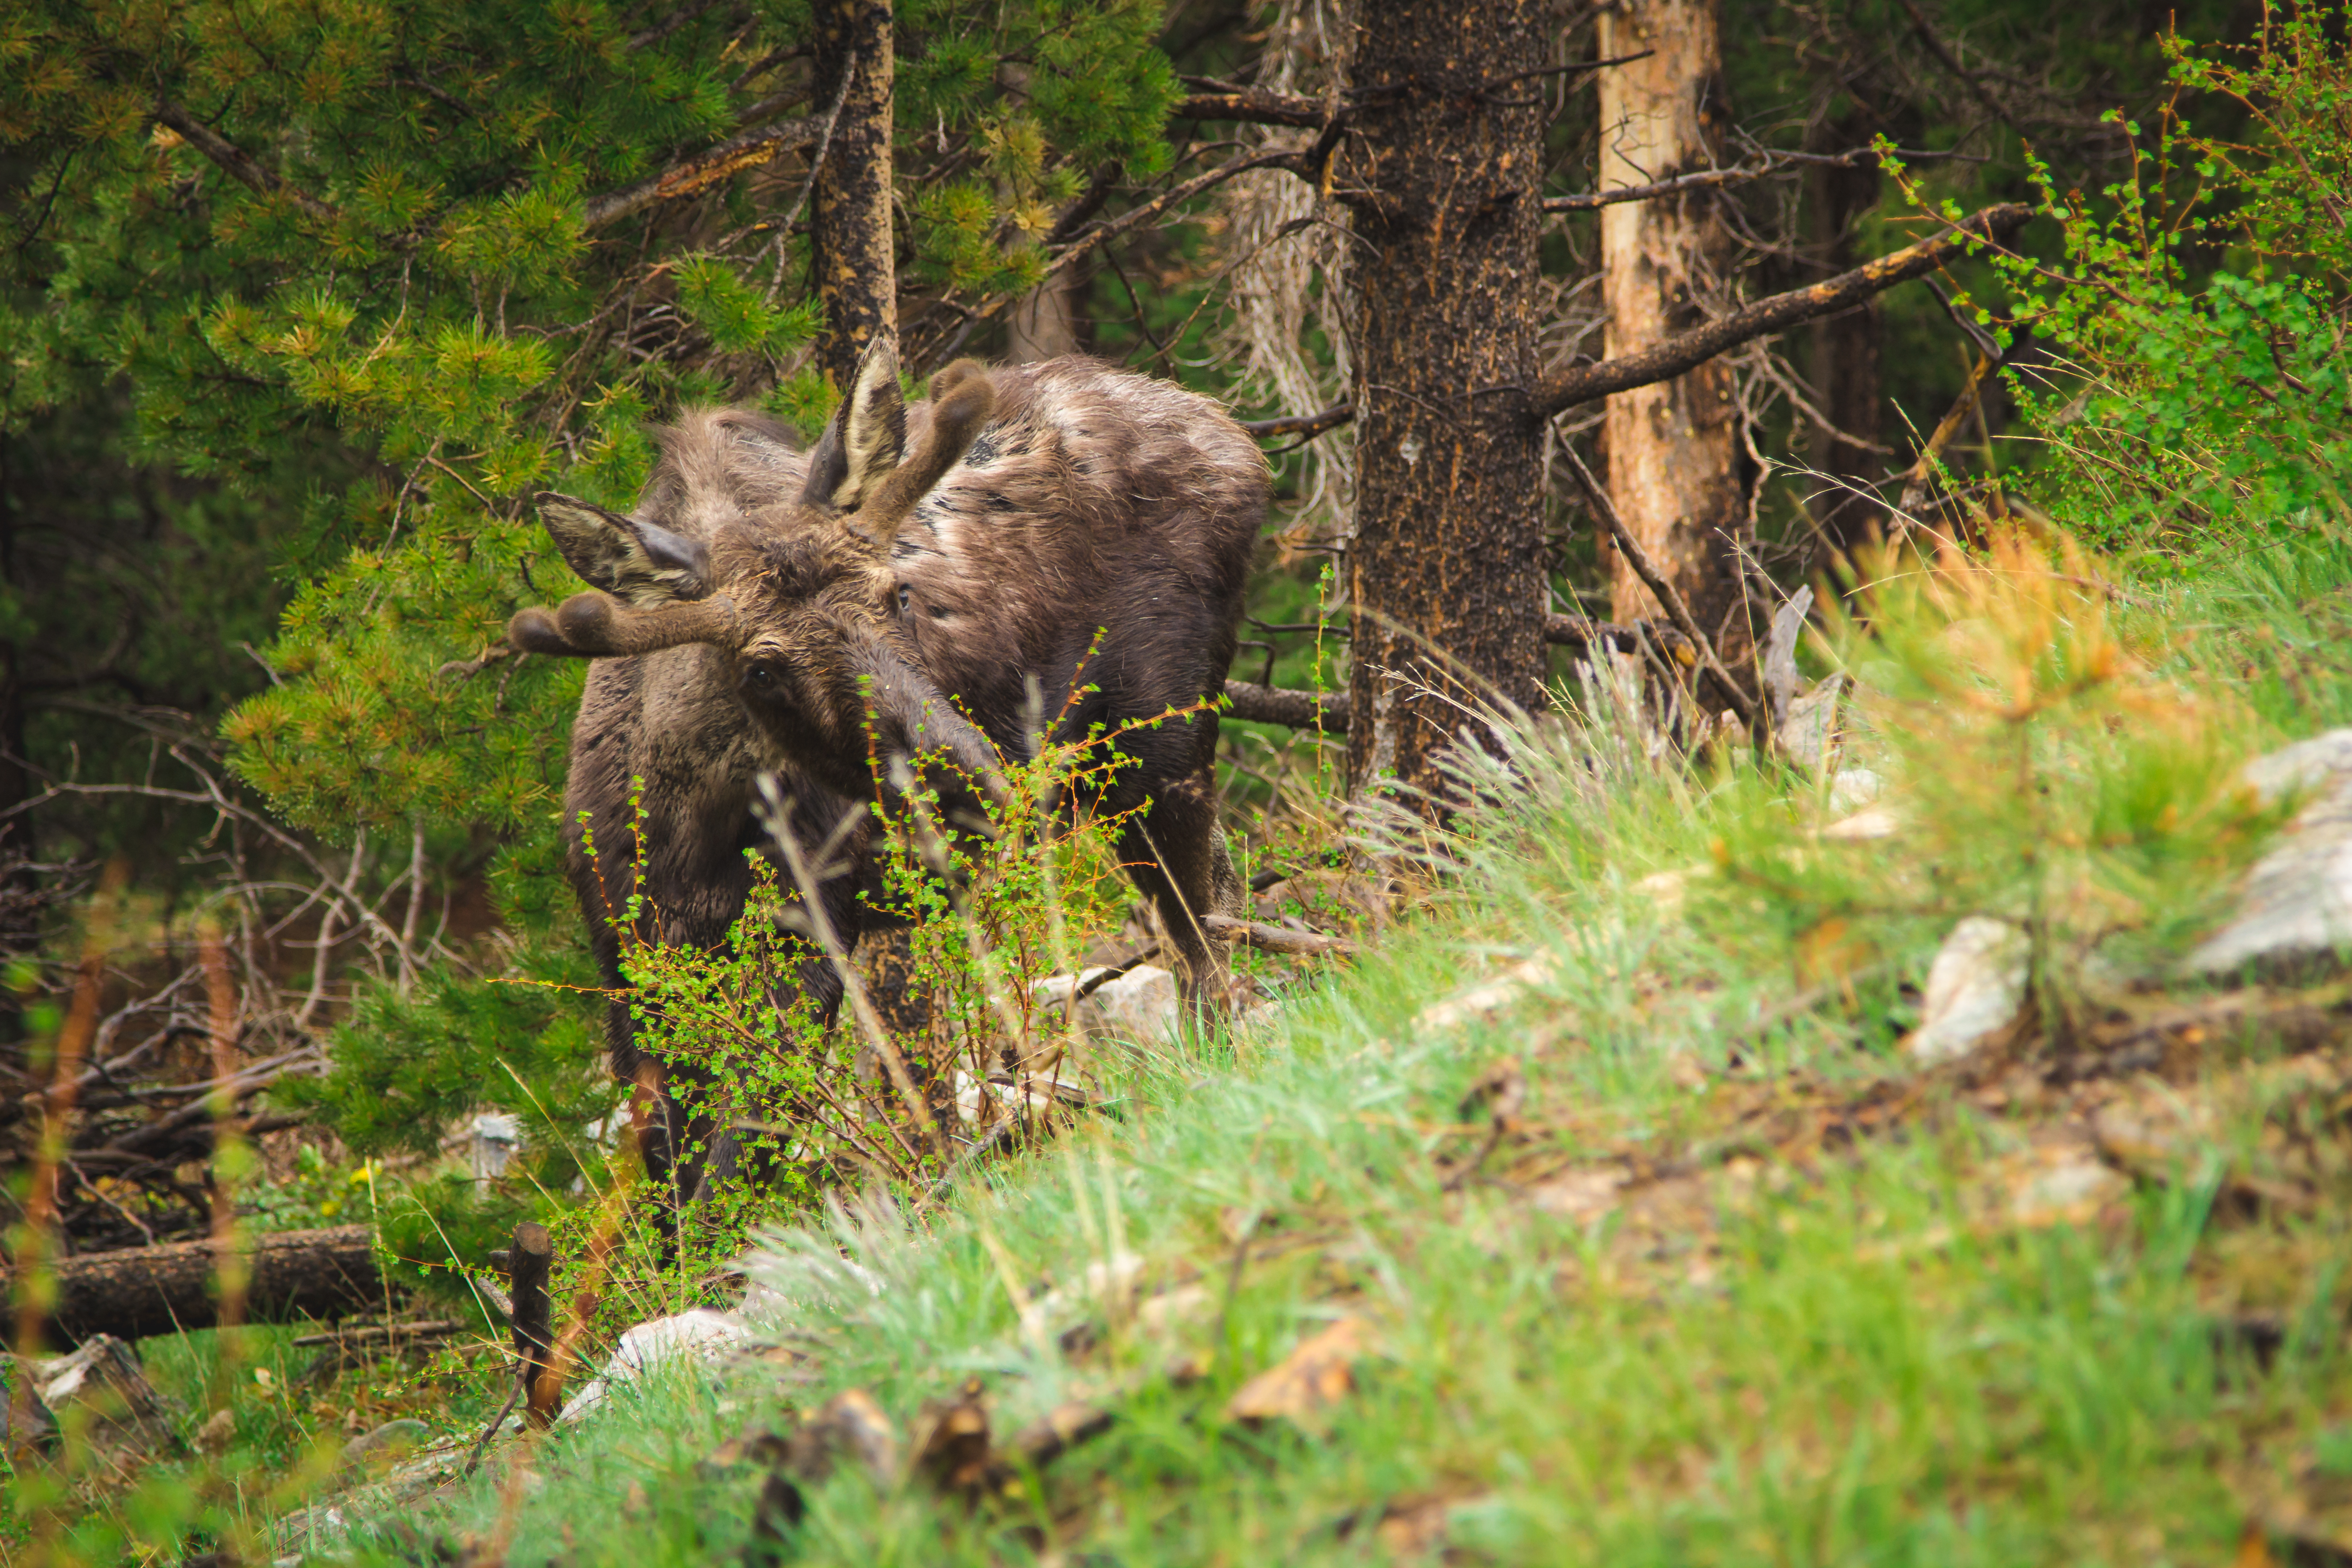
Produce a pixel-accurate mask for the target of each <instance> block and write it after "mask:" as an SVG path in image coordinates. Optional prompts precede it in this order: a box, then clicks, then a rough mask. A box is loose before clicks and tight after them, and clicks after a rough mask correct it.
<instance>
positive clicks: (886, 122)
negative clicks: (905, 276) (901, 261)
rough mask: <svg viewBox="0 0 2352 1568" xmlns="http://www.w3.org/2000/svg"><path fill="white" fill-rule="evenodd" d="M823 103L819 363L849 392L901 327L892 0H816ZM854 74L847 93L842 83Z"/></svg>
mask: <svg viewBox="0 0 2352 1568" xmlns="http://www.w3.org/2000/svg"><path fill="white" fill-rule="evenodd" d="M814 14H815V23H816V28H815V31H816V84H815V85H816V101H818V102H819V103H824V104H830V103H832V102H833V101H834V100H835V97H836V96H838V97H839V98H840V100H841V110H840V113H839V114H838V115H837V116H836V117H835V121H834V125H833V137H832V140H831V142H829V143H828V144H827V146H826V148H825V154H824V163H823V165H822V166H820V167H819V168H818V170H817V174H816V188H815V191H814V195H813V197H812V200H811V204H810V216H809V234H810V248H811V266H812V268H813V269H814V272H815V274H816V290H817V298H818V299H819V300H822V301H823V302H824V333H823V335H822V336H821V337H820V338H819V339H818V341H817V361H818V363H819V365H820V366H821V367H822V368H823V369H824V373H825V374H827V375H829V376H830V377H832V379H833V384H834V385H835V386H836V387H839V388H841V389H842V390H844V391H846V390H847V389H848V387H849V384H850V379H851V374H852V373H853V372H854V371H856V368H857V356H858V355H859V354H861V353H865V352H866V344H867V343H869V342H873V341H874V337H875V334H876V333H877V332H896V331H898V273H897V250H896V247H895V245H894V243H893V240H892V238H891V230H890V182H891V147H890V137H891V117H890V110H891V103H890V89H891V81H892V78H893V76H894V74H895V71H896V65H895V57H894V56H893V54H892V52H891V50H892V37H891V14H890V0H816V3H815V5H814ZM844 73H848V77H849V86H848V90H847V91H843V89H842V78H843V75H844Z"/></svg>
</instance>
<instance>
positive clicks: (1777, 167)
mask: <svg viewBox="0 0 2352 1568" xmlns="http://www.w3.org/2000/svg"><path fill="white" fill-rule="evenodd" d="M1893 155H1894V156H1895V157H1898V158H1902V159H1904V160H1906V162H1909V163H1932V162H1937V161H1940V160H1951V159H1958V160H1960V161H1963V162H1969V161H1974V162H1981V161H1982V160H1969V159H1968V158H1967V156H1966V154H1963V153H1927V152H1920V151H1918V150H1916V149H1913V148H1907V147H1906V148H1897V149H1895V153H1894V154H1893ZM1877 157H1878V150H1877V149H1876V148H1874V147H1856V148H1854V149H1853V150H1852V151H1850V152H1845V153H1796V152H1782V151H1778V150H1775V151H1772V152H1768V153H1764V154H1763V155H1762V156H1761V157H1760V158H1759V160H1758V161H1757V162H1755V163H1740V164H1738V165H1736V166H1734V167H1732V168H1728V169H1701V170H1699V171H1698V172H1696V174H1677V175H1675V177H1674V178H1673V179H1671V180H1654V181H1652V182H1651V183H1650V184H1646V185H1620V186H1618V187H1617V188H1616V189H1614V190H1608V191H1586V192H1582V193H1580V194H1579V195H1572V196H1546V197H1545V198H1544V200H1543V210H1544V211H1546V212H1548V213H1584V212H1593V211H1596V210H1598V209H1599V208H1601V207H1606V206H1614V205H1617V204H1618V203H1620V202H1646V201H1654V200H1656V199H1657V198H1658V197H1660V196H1671V195H1676V194H1678V193H1680V192H1683V191H1699V190H1707V189H1711V188H1713V187H1715V186H1718V185H1744V184H1748V182H1750V181H1752V180H1764V179H1769V178H1771V177H1772V176H1773V175H1775V174H1784V173H1786V172H1787V171H1789V170H1790V169H1799V168H1826V169H1859V168H1863V167H1865V166H1867V165H1868V164H1870V163H1874V162H1875V161H1876V160H1877Z"/></svg>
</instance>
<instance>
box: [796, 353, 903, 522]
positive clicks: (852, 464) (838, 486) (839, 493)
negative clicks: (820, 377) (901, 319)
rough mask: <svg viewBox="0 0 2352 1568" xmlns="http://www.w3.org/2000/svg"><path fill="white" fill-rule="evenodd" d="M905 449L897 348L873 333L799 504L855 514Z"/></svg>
mask: <svg viewBox="0 0 2352 1568" xmlns="http://www.w3.org/2000/svg"><path fill="white" fill-rule="evenodd" d="M906 449H907V399H906V395H905V394H903V393H901V392H900V391H899V390H898V343H897V342H896V340H894V339H893V338H892V336H891V335H890V334H889V333H887V332H877V333H876V334H875V336H874V341H873V342H870V343H868V344H866V352H865V353H863V354H861V355H859V356H858V360H857V374H856V376H855V377H853V378H852V380H851V383H850V387H849V395H848V396H846V397H845V398H843V399H842V400H841V409H840V412H838V413H836V414H835V416H833V423H832V424H830V425H828V426H825V431H824V436H823V437H821V438H819V440H818V441H817V444H816V450H814V452H811V453H810V454H809V467H808V483H807V484H806V485H805V486H804V487H803V489H802V490H801V500H803V501H804V502H806V503H807V504H808V505H810V506H819V507H824V509H825V510H828V511H855V510H857V507H858V504H859V503H860V502H861V501H863V500H865V499H866V494H867V492H869V491H870V490H872V489H873V488H874V487H875V486H876V485H877V484H879V483H880V482H881V481H882V479H884V478H885V477H887V475H888V474H889V472H890V470H891V469H893V468H897V467H898V459H899V458H900V457H901V456H902V455H903V454H904V453H905V452H906Z"/></svg>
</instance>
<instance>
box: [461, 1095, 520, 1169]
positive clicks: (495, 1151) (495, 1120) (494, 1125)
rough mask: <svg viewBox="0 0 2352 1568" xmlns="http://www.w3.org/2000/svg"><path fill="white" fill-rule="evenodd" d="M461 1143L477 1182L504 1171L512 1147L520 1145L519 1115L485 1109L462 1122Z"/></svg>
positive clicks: (511, 1159) (512, 1154) (469, 1167)
mask: <svg viewBox="0 0 2352 1568" xmlns="http://www.w3.org/2000/svg"><path fill="white" fill-rule="evenodd" d="M458 1136H459V1138H460V1139H461V1140H463V1142H464V1143H465V1151H466V1168H467V1170H468V1171H470V1172H472V1173H473V1176H474V1179H475V1180H476V1181H478V1182H481V1181H488V1180H489V1179H490V1178H492V1177H494V1176H503V1175H505V1174H506V1173H507V1166H508V1165H509V1164H510V1163H513V1160H514V1157H515V1151H516V1150H517V1149H520V1147H522V1118H520V1116H515V1115H511V1114H509V1113H508V1112H506V1111H503V1110H485V1111H483V1112H482V1113H481V1114H480V1115H478V1116H477V1117H475V1118H474V1119H473V1120H472V1121H468V1122H467V1123H466V1128H465V1131H463V1132H461V1133H459V1134H458Z"/></svg>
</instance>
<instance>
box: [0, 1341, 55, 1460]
mask: <svg viewBox="0 0 2352 1568" xmlns="http://www.w3.org/2000/svg"><path fill="white" fill-rule="evenodd" d="M5 1360H6V1362H7V1363H8V1376H7V1379H6V1384H7V1386H6V1387H5V1388H0V1395H5V1397H0V1454H16V1453H20V1452H22V1451H24V1450H26V1449H28V1448H31V1449H38V1450H40V1451H41V1452H44V1453H47V1451H48V1450H50V1449H52V1448H54V1447H57V1443H58V1418H57V1417H56V1416H54V1415H50V1414H49V1407H48V1405H46V1404H44V1403H43V1402H42V1400H41V1394H40V1390H39V1389H38V1388H37V1387H36V1386H34V1384H37V1382H38V1381H39V1379H38V1376H37V1374H36V1373H34V1371H33V1369H32V1365H31V1363H28V1362H26V1361H24V1360H22V1359H20V1358H18V1357H16V1356H8V1357H6V1358H5ZM20 1398H21V1399H22V1400H23V1401H24V1403H25V1426H24V1429H23V1430H22V1431H18V1430H17V1429H16V1427H15V1426H11V1425H10V1423H11V1422H13V1421H15V1420H16V1402H17V1400H18V1399H20Z"/></svg>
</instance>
